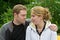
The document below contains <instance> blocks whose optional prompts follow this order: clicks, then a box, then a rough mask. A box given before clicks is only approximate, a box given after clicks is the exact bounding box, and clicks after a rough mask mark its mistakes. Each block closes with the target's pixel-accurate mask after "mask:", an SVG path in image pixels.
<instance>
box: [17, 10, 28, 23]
mask: <svg viewBox="0 0 60 40" xmlns="http://www.w3.org/2000/svg"><path fill="white" fill-rule="evenodd" d="M26 14H27V11H26V10H20V12H19V14H17V16H16V20H17V22H18V23H25V19H26Z"/></svg>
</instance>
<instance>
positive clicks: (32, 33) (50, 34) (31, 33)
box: [26, 21, 57, 40]
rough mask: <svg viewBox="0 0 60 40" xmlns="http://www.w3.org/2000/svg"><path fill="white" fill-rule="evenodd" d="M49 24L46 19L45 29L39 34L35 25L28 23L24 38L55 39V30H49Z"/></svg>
mask: <svg viewBox="0 0 60 40" xmlns="http://www.w3.org/2000/svg"><path fill="white" fill-rule="evenodd" d="M49 25H51V22H50V21H46V26H45V29H44V31H43V32H42V34H41V35H40V36H39V35H38V33H37V31H36V28H35V25H34V24H33V23H30V25H29V26H28V27H27V30H26V40H57V32H56V31H52V30H50V28H49Z"/></svg>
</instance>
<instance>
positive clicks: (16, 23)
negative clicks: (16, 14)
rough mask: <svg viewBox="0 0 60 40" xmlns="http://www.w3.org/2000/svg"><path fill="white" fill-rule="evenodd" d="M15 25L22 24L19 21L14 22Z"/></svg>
mask: <svg viewBox="0 0 60 40" xmlns="http://www.w3.org/2000/svg"><path fill="white" fill-rule="evenodd" d="M13 23H14V24H15V25H20V24H21V23H19V22H18V21H17V20H13Z"/></svg>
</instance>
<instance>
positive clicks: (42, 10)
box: [31, 6, 51, 20]
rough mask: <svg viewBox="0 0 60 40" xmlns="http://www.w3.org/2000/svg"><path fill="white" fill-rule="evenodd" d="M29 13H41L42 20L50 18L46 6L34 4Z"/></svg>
mask: <svg viewBox="0 0 60 40" xmlns="http://www.w3.org/2000/svg"><path fill="white" fill-rule="evenodd" d="M31 13H33V14H36V15H38V16H39V15H40V14H43V18H44V20H50V19H51V15H50V12H49V9H48V8H44V7H41V6H35V7H33V8H32V9H31Z"/></svg>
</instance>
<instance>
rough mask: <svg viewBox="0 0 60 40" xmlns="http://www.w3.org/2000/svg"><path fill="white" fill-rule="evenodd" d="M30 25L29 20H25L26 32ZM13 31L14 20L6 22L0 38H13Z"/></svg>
mask: <svg viewBox="0 0 60 40" xmlns="http://www.w3.org/2000/svg"><path fill="white" fill-rule="evenodd" d="M28 25H29V22H28V21H26V22H25V32H26V28H27V26H28ZM11 32H13V24H12V21H10V22H8V23H6V24H4V25H3V26H2V27H1V28H0V40H9V39H10V38H11ZM21 36H22V35H21Z"/></svg>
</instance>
